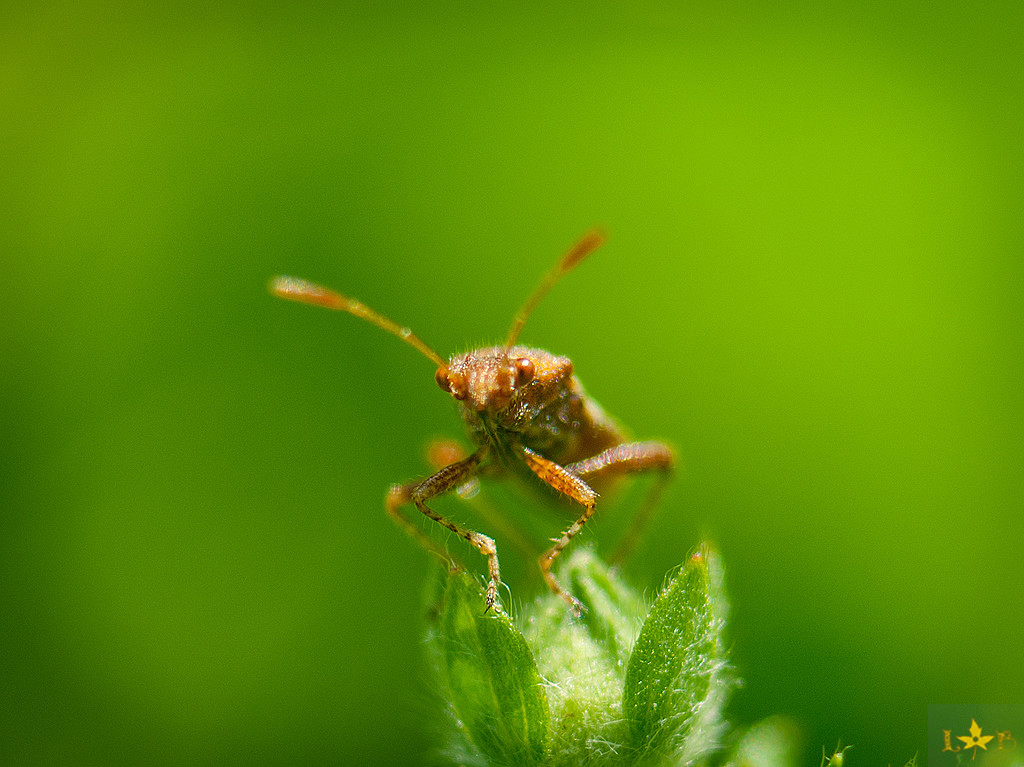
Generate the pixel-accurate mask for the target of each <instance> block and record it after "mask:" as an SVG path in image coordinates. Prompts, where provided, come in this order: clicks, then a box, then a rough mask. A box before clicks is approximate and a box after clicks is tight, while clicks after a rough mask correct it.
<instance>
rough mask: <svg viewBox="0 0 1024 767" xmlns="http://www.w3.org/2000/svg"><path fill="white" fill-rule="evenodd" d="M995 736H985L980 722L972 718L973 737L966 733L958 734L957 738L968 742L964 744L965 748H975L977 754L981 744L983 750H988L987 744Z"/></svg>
mask: <svg viewBox="0 0 1024 767" xmlns="http://www.w3.org/2000/svg"><path fill="white" fill-rule="evenodd" d="M994 737H995V736H994V735H984V736H983V735H982V734H981V728H980V727H979V726H978V723H977V722H976V721H974V720H973V719H971V737H967V736H966V735H957V736H956V739H957V740H962V741H963V742H964V743H965V744H966V745H964V748H973V749H974V753H975V754H977V753H978V748H979V746H980V747H981V749H982V750H983V751H988V748H986V747H985V744H986V743H988V742H989V741H990V740H992V738H994ZM971 759H972V760H973V759H974V757H973V756H972V757H971Z"/></svg>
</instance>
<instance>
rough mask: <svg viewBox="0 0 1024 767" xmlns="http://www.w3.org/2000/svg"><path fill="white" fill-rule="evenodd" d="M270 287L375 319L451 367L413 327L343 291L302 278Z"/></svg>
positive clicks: (282, 280) (281, 280) (300, 300)
mask: <svg viewBox="0 0 1024 767" xmlns="http://www.w3.org/2000/svg"><path fill="white" fill-rule="evenodd" d="M269 287H270V292H271V293H273V294H274V295H275V296H277V297H278V298H286V299H288V300H289V301H297V302H298V303H300V304H312V305H313V306H322V307H323V308H324V309H333V310H335V311H339V312H348V313H349V314H354V315H355V316H356V317H359V318H360V319H364V320H366V321H367V322H372V323H373V324H374V325H376V326H377V327H378V328H380V329H381V330H386V331H387V332H388V333H391V335H394V336H398V337H399V338H401V339H402V340H403V341H405V342H406V343H407V344H409V346H412V347H413V348H414V349H416V350H417V351H419V353H420V354H422V355H423V356H424V357H426V358H427V359H428V360H430V361H431V362H433V363H434V364H435V365H437V366H438V367H439V368H442V367H446V366H447V363H446V362H445V361H444V360H443V359H441V356H440V355H439V354H438V353H437V352H435V351H434V350H433V349H431V348H430V347H429V346H427V345H426V344H425V343H424V342H423V341H422V340H421V339H420V337H419V336H417V335H416V334H415V333H413V332H412V330H410V329H409V328H406V327H403V326H401V325H399V324H397V323H395V322H393V321H391V320H389V319H388V318H387V317H385V316H384V315H383V314H378V313H377V312H375V311H374V310H373V309H371V308H370V307H368V306H366V305H365V304H362V303H360V302H359V301H356V300H355V299H354V298H349V297H348V296H343V295H341V293H336V292H335V291H333V290H330V289H329V288H325V287H321V286H320V285H317V284H316V283H313V282H309V281H308V280H303V279H300V278H298V277H287V276H279V277H273V278H272V279H271V280H270V286H269Z"/></svg>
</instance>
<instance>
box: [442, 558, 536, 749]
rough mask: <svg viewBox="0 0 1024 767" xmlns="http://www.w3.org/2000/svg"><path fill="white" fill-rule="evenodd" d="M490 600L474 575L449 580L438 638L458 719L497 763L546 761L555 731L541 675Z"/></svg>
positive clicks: (520, 639) (521, 640) (519, 636)
mask: <svg viewBox="0 0 1024 767" xmlns="http://www.w3.org/2000/svg"><path fill="white" fill-rule="evenodd" d="M484 606H485V601H484V594H483V591H482V590H481V588H480V587H479V586H478V585H477V583H476V581H475V580H474V579H473V578H471V577H470V576H468V575H466V574H465V573H455V574H452V575H451V576H449V577H447V578H445V579H444V584H443V593H442V595H441V604H440V614H439V616H438V621H437V634H436V636H435V637H434V641H435V642H436V652H437V655H436V660H437V661H438V662H439V663H440V665H441V668H440V671H441V675H442V677H443V679H444V681H445V682H446V686H447V688H448V690H449V692H450V701H451V704H452V706H453V707H454V709H455V715H456V720H457V725H458V726H459V727H460V728H461V729H462V731H463V733H464V734H465V735H466V736H467V737H468V739H469V740H470V741H471V743H472V744H473V746H475V747H476V749H478V750H479V752H480V753H481V754H482V755H483V756H484V757H486V759H487V760H488V762H489V763H490V764H509V765H531V764H540V763H541V762H542V760H543V759H544V755H545V747H546V743H547V739H548V729H549V724H548V722H549V719H548V702H547V695H546V693H545V691H544V687H543V686H542V680H541V678H540V674H539V673H538V672H537V666H536V664H535V663H534V659H533V655H532V653H531V652H530V648H529V647H528V646H527V644H526V640H525V639H524V638H523V636H522V634H520V633H519V631H518V630H517V629H516V628H515V627H514V626H513V625H512V621H511V620H509V618H508V616H507V615H505V614H503V613H500V612H498V613H495V612H489V613H485V612H484Z"/></svg>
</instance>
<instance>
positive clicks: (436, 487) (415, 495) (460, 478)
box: [387, 448, 501, 610]
mask: <svg viewBox="0 0 1024 767" xmlns="http://www.w3.org/2000/svg"><path fill="white" fill-rule="evenodd" d="M486 452H487V449H486V448H481V449H480V450H477V451H476V452H475V453H473V454H472V455H471V456H469V457H468V458H464V459H463V460H461V461H456V462H455V463H453V464H450V465H449V466H445V467H444V468H443V469H441V470H440V471H438V472H436V473H435V474H432V475H431V476H429V477H427V478H426V479H425V480H423V481H422V482H410V483H409V484H407V485H395V486H394V487H392V488H391V490H390V491H389V492H388V496H387V509H388V514H390V515H391V517H392V518H393V519H395V520H396V521H397V522H398V523H399V524H400V525H402V526H403V527H404V528H405V529H406V530H407V531H408V532H409V533H410V534H411V535H412V536H413V537H414V538H416V539H417V540H419V541H420V543H422V544H423V545H424V546H426V547H427V548H428V549H430V550H432V551H435V552H438V553H441V555H442V556H444V552H440V551H439V549H438V547H437V546H436V545H435V544H434V542H433V541H431V540H430V538H428V537H427V536H426V535H424V534H423V533H422V532H421V531H420V530H419V529H418V528H417V527H416V526H415V525H413V524H412V522H410V521H409V520H408V519H406V518H405V517H403V516H402V515H401V514H399V512H398V510H399V509H400V508H401V507H402V506H405V505H407V504H409V503H412V504H414V505H415V506H416V508H417V509H419V510H420V511H421V512H422V513H423V514H424V515H426V516H428V517H430V518H431V519H432V520H434V521H435V522H437V523H439V524H441V525H443V526H444V527H446V528H448V529H449V530H451V531H452V532H453V533H455V534H456V535H457V536H459V537H460V538H464V539H466V540H467V541H469V542H470V543H471V544H472V545H473V546H475V547H476V548H477V549H478V550H479V551H480V553H481V554H483V555H484V556H485V557H487V571H488V578H489V580H488V583H487V609H488V610H489V609H491V608H492V607H494V603H495V601H496V600H497V593H498V584H499V583H501V576H500V575H499V572H498V549H497V547H496V546H495V545H494V541H493V540H492V539H491V538H488V537H487V536H486V535H482V534H481V533H477V532H474V531H472V530H468V529H466V528H464V527H462V526H461V525H458V524H456V523H455V522H452V521H451V520H450V519H447V518H446V517H443V516H441V515H440V514H438V513H437V512H436V511H434V510H433V509H431V508H430V507H429V506H427V501H428V500H430V499H431V498H433V497H434V496H436V495H440V494H441V493H445V492H447V491H448V490H451V489H452V488H454V487H458V486H459V485H461V484H462V483H463V482H465V481H467V480H468V479H470V478H471V477H472V476H473V474H474V473H475V472H476V469H477V466H478V465H479V464H480V461H481V459H482V458H483V457H484V455H485V454H486Z"/></svg>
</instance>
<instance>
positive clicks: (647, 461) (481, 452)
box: [270, 232, 674, 614]
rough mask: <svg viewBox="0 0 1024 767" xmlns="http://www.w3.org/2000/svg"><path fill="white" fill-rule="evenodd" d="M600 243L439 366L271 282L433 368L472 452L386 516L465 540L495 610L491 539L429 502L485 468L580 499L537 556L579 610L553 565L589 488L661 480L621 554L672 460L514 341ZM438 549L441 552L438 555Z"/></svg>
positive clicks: (277, 281)
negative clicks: (484, 571) (501, 333)
mask: <svg viewBox="0 0 1024 767" xmlns="http://www.w3.org/2000/svg"><path fill="white" fill-rule="evenodd" d="M603 241H604V238H603V237H602V236H601V235H600V234H599V233H596V232H592V233H590V234H588V235H586V236H585V237H584V238H583V239H582V240H580V242H578V243H577V244H576V245H575V246H574V247H573V248H571V249H570V250H569V252H568V253H566V254H565V255H564V256H563V257H562V259H561V260H560V261H559V262H558V264H557V265H556V266H555V268H554V269H553V270H552V271H551V272H549V273H548V274H547V275H546V277H545V278H544V280H543V281H542V282H541V284H540V285H539V286H538V287H537V289H536V290H535V291H534V293H533V294H532V295H531V296H530V298H529V299H528V300H527V302H526V303H525V304H524V305H523V307H522V308H521V309H520V310H519V312H518V313H517V314H516V316H515V319H514V320H513V322H512V326H511V328H510V329H509V332H508V336H507V337H506V339H505V343H504V344H503V345H501V346H493V347H488V348H484V349H478V350H476V351H472V352H469V353H466V354H456V355H454V356H453V357H452V358H451V359H449V360H448V361H445V360H443V359H442V358H441V357H440V356H439V355H438V354H437V353H436V352H435V351H434V350H433V349H431V348H430V347H429V346H427V345H426V344H425V343H424V342H423V341H422V340H420V338H419V337H418V336H416V335H415V334H413V332H412V331H411V330H409V329H408V328H405V327H401V326H399V325H397V324H396V323H394V322H392V321H391V320H389V319H388V318H386V317H384V316H382V315H380V314H378V313H376V312H374V311H373V310H372V309H369V308H368V307H366V306H364V305H363V304H361V303H359V302H358V301H356V300H354V299H351V298H347V297H345V296H342V295H340V294H338V293H335V292H334V291H331V290H328V289H326V288H322V287H320V286H319V285H314V284H313V283H310V282H306V281H305V280H299V279H296V278H293V277H276V278H274V279H273V280H272V281H271V286H270V288H271V291H272V292H273V293H274V294H275V295H277V296H280V297H282V298H287V299H290V300H293V301H300V302H303V303H309V304H314V305H317V306H323V307H326V308H328V309H336V310H339V311H345V312H349V313H350V314H354V315H356V316H357V317H362V318H363V319H365V320H367V321H369V322H372V323H374V324H375V325H377V326H378V327H380V328H382V329H384V330H386V331H388V332H389V333H392V334H394V335H397V336H398V337H399V338H401V339H402V340H404V341H405V342H406V343H408V344H410V345H411V346H413V347H415V348H416V349H418V350H419V351H420V353H422V354H423V355H424V356H425V357H427V358H428V359H430V360H431V361H432V362H433V363H434V364H435V365H437V371H436V373H435V380H436V381H437V384H438V386H440V387H441V389H442V390H444V391H446V392H448V393H449V394H450V395H451V396H452V397H453V398H454V399H455V400H456V401H457V402H458V405H459V409H460V411H461V414H462V418H463V421H464V422H465V424H466V427H467V431H468V432H469V434H470V436H471V438H472V439H473V441H474V443H475V445H476V449H475V450H474V452H473V453H471V454H470V455H468V456H465V457H461V458H459V459H458V460H455V461H454V462H452V463H450V464H448V465H447V466H444V467H443V468H441V469H440V470H439V471H437V472H436V473H434V474H433V475H431V476H430V477H427V479H425V480H417V481H413V482H409V483H407V484H404V485H396V486H394V487H392V488H391V490H390V491H389V492H388V496H387V509H388V513H389V514H390V515H391V516H392V517H393V518H394V519H395V520H396V521H398V522H399V524H401V525H402V526H403V527H405V528H406V530H408V531H409V532H410V533H411V534H412V535H413V536H414V537H416V538H418V539H419V540H420V541H421V542H422V543H424V545H426V546H427V547H429V548H432V549H435V550H436V548H437V547H436V546H435V545H434V544H433V543H432V542H431V541H430V539H429V538H427V537H426V536H425V535H424V534H423V533H422V532H421V531H420V530H419V528H417V527H416V526H415V525H413V524H412V522H411V521H410V520H409V519H407V518H406V517H405V516H403V514H402V513H401V510H402V508H403V507H405V506H408V505H410V504H411V505H413V506H415V507H416V508H417V509H419V510H420V511H421V512H422V513H423V514H425V515H426V516H427V517H429V518H431V519H433V520H434V521H436V522H437V523H439V524H441V525H443V526H444V527H446V528H447V529H449V530H451V531H452V532H453V533H455V534H456V535H458V536H460V537H462V538H464V539H465V540H467V541H468V542H469V543H470V544H472V545H473V546H474V547H476V548H477V549H478V550H479V551H480V553H481V554H483V555H484V556H485V557H487V564H488V584H487V607H488V608H491V607H493V606H494V603H495V600H496V598H497V587H498V584H499V583H500V581H501V578H500V574H499V569H498V552H497V548H496V546H495V543H494V541H493V540H492V539H491V538H489V537H488V536H486V535H483V534H481V533H478V532H475V531H473V530H469V529H467V528H465V527H463V526H462V525H459V524H457V523H455V522H453V521H451V520H449V519H447V518H445V517H443V516H442V515H440V514H438V513H437V512H436V511H434V510H433V509H432V508H431V507H430V506H428V505H427V502H428V501H429V500H430V499H431V498H433V497H435V496H438V495H440V494H442V493H445V492H447V491H449V490H452V489H454V488H457V487H460V486H461V485H463V484H465V483H466V482H468V481H469V480H471V479H473V478H474V477H475V476H476V475H477V474H478V473H480V472H481V471H482V470H484V469H485V468H487V469H488V470H490V471H492V472H498V473H502V472H505V473H513V474H514V473H520V474H532V475H534V476H536V477H538V478H539V479H540V480H542V481H543V482H544V483H546V484H547V485H549V486H550V487H552V488H554V489H555V490H557V491H558V492H560V493H562V494H563V495H565V496H567V497H568V498H570V499H572V500H573V501H575V502H576V503H578V504H579V505H580V506H581V507H582V508H583V511H582V513H581V514H580V516H579V517H578V518H577V519H576V521H575V522H573V523H572V524H571V525H570V526H569V527H568V528H567V529H566V530H565V532H563V533H562V535H561V537H559V538H557V539H554V540H553V545H552V546H551V547H550V548H549V549H548V550H547V551H545V552H544V553H543V554H542V555H541V556H540V559H539V565H540V570H541V574H542V575H543V577H544V580H545V582H546V583H547V585H548V587H549V588H550V589H551V590H552V591H553V592H554V593H556V594H558V595H559V596H560V597H562V599H564V600H565V601H566V603H568V605H569V606H570V607H571V608H572V610H573V611H574V612H575V613H577V614H579V613H580V611H581V605H580V604H579V602H578V601H577V600H576V599H575V598H574V597H573V596H572V595H571V594H570V593H569V592H568V591H566V590H565V589H564V588H562V586H561V585H560V584H559V583H558V581H557V580H556V579H555V576H554V575H553V574H552V572H551V567H552V564H553V563H554V561H555V560H556V559H557V557H558V555H559V554H560V553H561V552H562V550H563V549H564V548H565V547H566V546H567V545H568V544H569V541H570V540H571V539H572V538H573V537H574V536H575V535H576V534H577V533H578V532H579V531H580V530H581V529H582V528H583V526H584V525H585V524H586V523H587V520H589V519H590V517H591V516H592V515H593V513H594V508H595V506H596V503H597V498H598V494H597V492H595V490H594V488H593V484H594V483H595V482H600V481H602V480H605V479H611V478H614V477H616V476H620V475H623V474H628V473H633V472H644V471H655V472H657V473H658V474H659V481H658V483H657V484H656V485H655V486H654V487H653V488H652V490H651V492H650V495H649V496H648V499H647V502H646V504H645V505H644V507H642V509H641V511H640V512H638V514H637V518H636V520H635V522H634V525H633V529H634V532H633V533H632V534H627V538H626V540H625V541H624V542H623V544H621V545H620V551H621V552H624V551H625V550H626V549H628V548H629V547H630V546H631V544H632V542H633V541H634V540H635V537H636V533H635V531H636V529H637V528H638V527H639V526H640V525H641V524H642V522H643V521H645V519H646V517H647V516H648V515H649V513H650V510H651V509H652V508H653V505H654V503H655V502H656V500H657V497H658V494H659V492H660V489H661V486H662V485H663V483H664V479H665V478H666V477H667V476H668V473H669V471H670V470H671V469H672V467H673V464H674V458H673V454H672V450H671V449H670V448H669V447H668V446H666V445H664V444H662V443H660V442H631V441H629V440H628V439H627V437H626V435H625V434H624V433H623V431H622V429H621V427H620V426H619V425H618V424H617V423H616V422H615V421H614V420H613V419H611V418H610V417H609V416H608V415H606V414H605V413H604V411H603V410H602V409H601V408H600V406H599V405H598V404H597V403H596V402H594V400H592V399H591V398H589V397H588V396H587V395H586V393H585V392H584V391H583V388H582V386H580V383H579V381H578V380H577V378H576V376H575V375H574V373H573V366H572V362H571V361H570V360H569V359H568V358H567V357H561V356H558V355H555V354H551V353H550V352H547V351H544V350H543V349H534V348H531V347H526V346H521V345H518V344H517V341H518V339H519V334H520V332H521V331H522V329H523V326H524V325H525V324H526V320H527V319H528V318H529V316H530V314H531V313H532V312H533V310H534V308H536V306H537V305H538V304H539V303H540V301H541V299H542V298H543V297H544V296H545V295H547V293H548V291H549V290H550V289H551V288H552V286H554V284H555V283H556V282H557V281H558V280H559V279H560V278H561V277H562V275H564V274H565V273H567V272H568V271H570V270H571V269H572V268H573V267H575V266H576V265H577V264H578V263H580V262H581V261H582V260H583V259H585V258H586V257H587V256H589V255H590V254H591V253H592V252H593V251H594V250H596V249H597V247H598V246H599V245H600V244H601V243H602V242H603ZM441 553H443V552H441Z"/></svg>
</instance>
